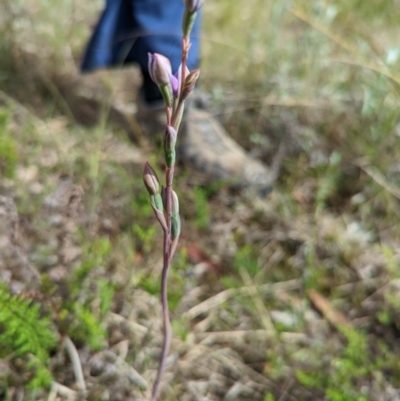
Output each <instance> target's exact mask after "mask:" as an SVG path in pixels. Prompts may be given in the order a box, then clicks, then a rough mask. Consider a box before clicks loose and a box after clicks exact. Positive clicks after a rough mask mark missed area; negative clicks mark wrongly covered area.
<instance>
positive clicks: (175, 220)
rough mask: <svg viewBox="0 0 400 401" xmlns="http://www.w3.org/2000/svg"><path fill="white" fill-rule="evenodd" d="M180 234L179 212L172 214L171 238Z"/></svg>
mask: <svg viewBox="0 0 400 401" xmlns="http://www.w3.org/2000/svg"><path fill="white" fill-rule="evenodd" d="M180 234H181V218H180V216H179V214H175V215H172V219H171V239H172V240H174V239H176V238H178V237H179V235H180Z"/></svg>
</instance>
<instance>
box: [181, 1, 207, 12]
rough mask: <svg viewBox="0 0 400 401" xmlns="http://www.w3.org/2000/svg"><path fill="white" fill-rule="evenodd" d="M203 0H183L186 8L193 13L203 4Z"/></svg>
mask: <svg viewBox="0 0 400 401" xmlns="http://www.w3.org/2000/svg"><path fill="white" fill-rule="evenodd" d="M203 4H204V0H185V7H186V10H187V11H189V12H190V13H195V12H197V11H199V10H200V8H201V7H202V6H203Z"/></svg>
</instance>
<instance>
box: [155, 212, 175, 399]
mask: <svg viewBox="0 0 400 401" xmlns="http://www.w3.org/2000/svg"><path fill="white" fill-rule="evenodd" d="M167 209H168V207H167ZM167 226H168V222H167ZM170 233H171V230H168V231H167V230H164V262H163V269H162V275H161V304H162V315H163V332H164V333H163V334H164V342H163V348H162V352H161V357H160V363H159V365H158V371H157V377H156V380H155V382H154V386H153V391H152V395H151V401H157V399H158V396H159V393H160V384H161V378H162V374H163V371H164V367H165V360H166V359H167V355H168V352H169V348H170V346H171V324H170V321H169V309H168V292H167V281H168V271H169V266H170V256H169V248H170V242H171V234H170Z"/></svg>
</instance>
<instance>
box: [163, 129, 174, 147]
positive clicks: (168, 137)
mask: <svg viewBox="0 0 400 401" xmlns="http://www.w3.org/2000/svg"><path fill="white" fill-rule="evenodd" d="M175 143H176V130H175V128H174V127H173V126H172V125H167V128H166V130H165V142H164V147H165V151H166V152H171V151H173V150H175Z"/></svg>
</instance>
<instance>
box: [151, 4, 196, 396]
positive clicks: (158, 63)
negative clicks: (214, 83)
mask: <svg viewBox="0 0 400 401" xmlns="http://www.w3.org/2000/svg"><path fill="white" fill-rule="evenodd" d="M203 2H204V0H185V1H184V3H185V12H184V15H183V19H182V32H183V36H182V62H181V65H180V67H179V69H178V71H177V72H176V73H175V74H173V73H172V68H171V63H170V61H169V60H168V58H166V57H165V56H163V55H161V54H157V53H154V54H151V53H149V64H148V67H149V73H150V76H151V78H152V80H153V81H154V82H155V83H156V84H157V85H158V87H159V89H160V92H161V94H162V96H163V98H164V103H165V113H166V117H167V124H166V128H165V133H164V156H165V165H166V166H165V186H160V183H159V180H158V177H157V175H156V173H155V171H154V170H153V168H152V167H151V166H150V164H149V163H148V162H146V164H145V166H144V172H143V181H144V184H145V186H146V188H147V191H148V192H149V195H150V202H151V206H152V208H153V210H154V214H155V216H156V218H157V220H158V222H159V223H160V225H161V228H162V230H163V233H164V243H163V269H162V275H161V303H162V314H163V334H164V342H163V348H162V353H161V358H160V363H159V367H158V372H157V376H156V380H155V382H154V386H153V391H152V396H151V400H152V401H156V400H157V399H158V397H159V393H160V383H161V379H162V375H163V371H164V366H165V360H166V357H167V355H168V352H169V348H170V344H171V336H172V333H171V325H170V320H169V310H168V297H167V277H168V270H169V267H170V264H171V260H172V257H173V256H174V253H175V250H176V247H177V244H178V240H179V235H180V231H181V221H180V216H179V201H178V195H177V194H176V192H175V191H174V190H173V189H172V184H173V178H174V168H175V145H176V140H177V137H178V132H179V126H180V123H181V120H182V115H183V110H184V100H185V99H186V98H187V97H188V96H189V94H190V93H191V92H192V91H193V89H194V87H195V85H196V81H197V79H198V77H199V74H200V71H199V70H193V71H189V69H188V68H187V66H186V64H187V59H188V54H189V49H190V32H191V30H192V28H193V24H194V22H195V19H196V14H197V11H198V10H199V9H200V8H201V7H202V5H203Z"/></svg>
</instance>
